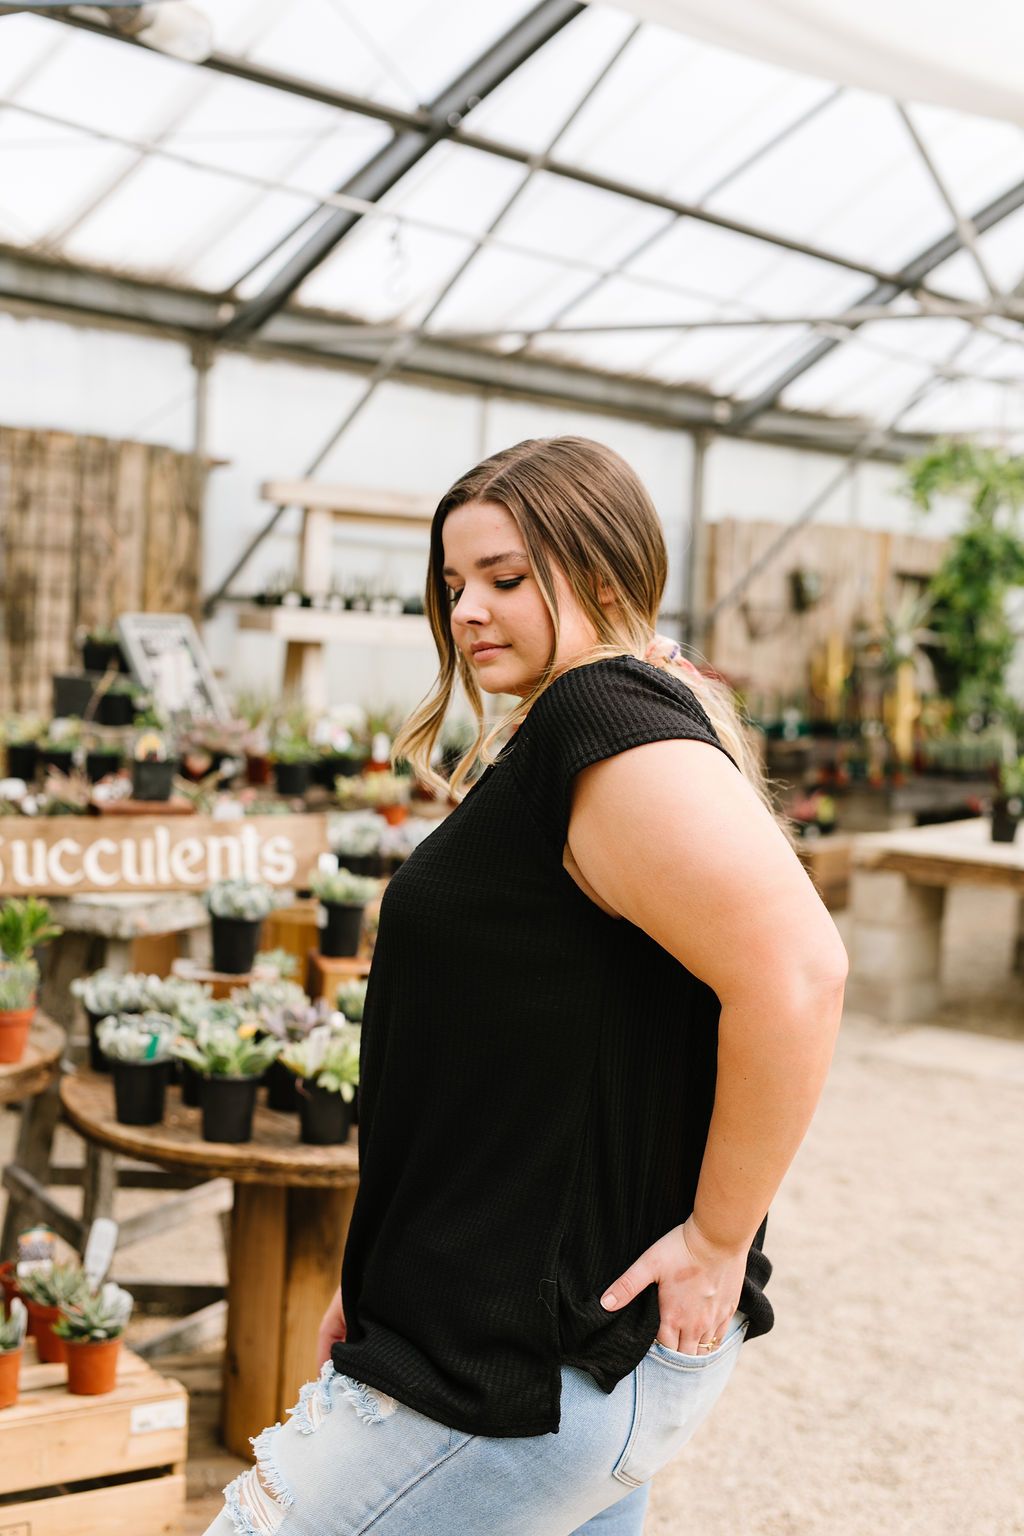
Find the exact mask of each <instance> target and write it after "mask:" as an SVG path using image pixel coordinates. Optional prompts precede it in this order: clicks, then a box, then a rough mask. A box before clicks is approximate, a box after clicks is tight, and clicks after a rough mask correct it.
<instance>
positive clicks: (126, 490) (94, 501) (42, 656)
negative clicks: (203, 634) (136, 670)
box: [0, 427, 200, 712]
mask: <svg viewBox="0 0 1024 1536" xmlns="http://www.w3.org/2000/svg"><path fill="white" fill-rule="evenodd" d="M194 465H195V461H194V459H193V457H192V456H191V455H190V454H182V453H175V452H173V451H172V450H171V449H169V448H160V447H153V446H151V445H149V444H146V443H130V442H115V441H112V440H110V439H107V438H101V437H75V436H73V435H72V434H70V433H67V432H48V431H32V430H29V429H25V428H10V427H0V561H2V573H3V580H2V587H0V600H2V609H3V624H2V628H0V709H3V710H11V709H16V710H31V711H36V710H38V711H42V712H47V711H49V709H50V704H51V691H52V683H51V679H52V675H53V673H54V672H60V671H65V670H69V669H73V668H74V667H75V666H76V665H77V656H76V651H75V631H76V629H78V628H79V626H84V627H86V628H89V629H93V628H98V627H102V626H105V625H108V624H112V623H113V622H114V620H115V619H116V618H117V616H118V614H119V613H124V612H140V611H143V610H146V611H149V612H179V613H190V614H192V615H193V617H195V616H196V612H197V608H198V601H199V560H200V529H199V486H198V483H197V479H196V474H195V468H194Z"/></svg>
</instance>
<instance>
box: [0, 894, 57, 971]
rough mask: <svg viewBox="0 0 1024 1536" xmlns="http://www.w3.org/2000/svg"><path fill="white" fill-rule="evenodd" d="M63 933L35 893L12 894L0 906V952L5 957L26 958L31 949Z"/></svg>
mask: <svg viewBox="0 0 1024 1536" xmlns="http://www.w3.org/2000/svg"><path fill="white" fill-rule="evenodd" d="M63 932H64V930H63V928H58V927H57V926H56V924H55V923H51V922H50V908H49V907H48V906H47V904H46V902H45V901H38V900H37V899H36V897H35V896H26V897H25V898H24V899H23V900H21V899H19V898H18V897H16V896H12V898H11V899H10V901H5V902H4V904H3V906H2V907H0V951H2V952H3V954H4V955H6V957H7V959H8V960H27V959H29V958H30V957H31V954H32V951H33V950H34V949H36V948H37V947H38V946H39V945H40V944H47V943H49V941H50V939H56V938H59V936H60V935H61V934H62V933H63Z"/></svg>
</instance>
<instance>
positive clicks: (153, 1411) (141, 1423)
mask: <svg viewBox="0 0 1024 1536" xmlns="http://www.w3.org/2000/svg"><path fill="white" fill-rule="evenodd" d="M184 1428H185V1399H184V1398H183V1397H168V1398H165V1399H164V1401H163V1402H162V1403H139V1404H138V1405H137V1406H136V1407H134V1408H133V1409H132V1415H131V1429H130V1431H129V1432H130V1433H131V1434H133V1435H151V1434H153V1433H154V1432H155V1431H156V1430H160V1429H184Z"/></svg>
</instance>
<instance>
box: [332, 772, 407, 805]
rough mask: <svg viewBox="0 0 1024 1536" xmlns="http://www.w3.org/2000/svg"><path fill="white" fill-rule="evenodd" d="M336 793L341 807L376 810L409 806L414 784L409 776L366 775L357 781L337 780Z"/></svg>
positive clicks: (390, 774) (392, 774) (391, 774)
mask: <svg viewBox="0 0 1024 1536" xmlns="http://www.w3.org/2000/svg"><path fill="white" fill-rule="evenodd" d="M334 793H335V796H336V797H337V800H338V804H339V805H346V806H350V805H351V806H367V807H370V808H372V809H375V810H376V809H380V808H382V807H384V806H386V805H408V803H409V797H410V795H411V793H412V784H411V782H410V780H409V777H408V775H407V774H398V773H364V774H362V775H361V776H360V777H359V778H356V779H346V778H337V779H335V781H334Z"/></svg>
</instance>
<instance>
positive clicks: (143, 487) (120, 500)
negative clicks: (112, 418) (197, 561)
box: [111, 443, 149, 616]
mask: <svg viewBox="0 0 1024 1536" xmlns="http://www.w3.org/2000/svg"><path fill="white" fill-rule="evenodd" d="M148 482H149V449H148V448H147V447H146V446H145V444H143V443H121V445H120V449H119V452H118V456H117V466H116V470H115V474H114V493H113V495H114V500H113V507H112V509H111V521H112V522H113V526H114V537H115V540H116V547H117V552H118V557H117V561H116V563H115V568H114V580H113V586H112V590H111V603H112V616H114V615H117V614H120V613H135V612H137V611H138V609H139V607H140V602H139V599H140V598H141V596H142V592H143V588H144V578H143V572H144V568H145V531H146V530H145V517H146V501H147V493H148Z"/></svg>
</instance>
